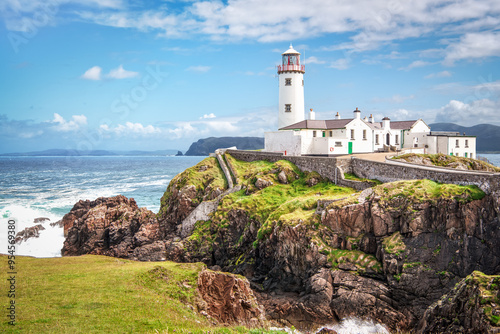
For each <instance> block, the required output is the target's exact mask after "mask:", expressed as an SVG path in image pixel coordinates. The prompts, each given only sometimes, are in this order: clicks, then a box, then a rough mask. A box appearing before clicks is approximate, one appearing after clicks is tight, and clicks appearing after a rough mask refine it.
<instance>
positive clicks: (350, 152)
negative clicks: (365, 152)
mask: <svg viewBox="0 0 500 334" xmlns="http://www.w3.org/2000/svg"><path fill="white" fill-rule="evenodd" d="M347 149H348V153H349V154H352V141H350V142H349V145H348V146H347Z"/></svg>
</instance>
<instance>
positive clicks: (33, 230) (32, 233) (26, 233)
mask: <svg viewBox="0 0 500 334" xmlns="http://www.w3.org/2000/svg"><path fill="white" fill-rule="evenodd" d="M47 219H48V218H47ZM35 221H36V220H35ZM43 230H45V227H43V225H42V224H38V225H35V226H31V227H26V228H25V229H24V230H22V231H21V232H19V233H17V234H16V239H15V242H16V243H17V244H20V243H21V242H23V241H26V240H28V239H30V238H38V237H39V236H40V231H43Z"/></svg>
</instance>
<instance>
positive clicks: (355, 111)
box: [353, 107, 361, 119]
mask: <svg viewBox="0 0 500 334" xmlns="http://www.w3.org/2000/svg"><path fill="white" fill-rule="evenodd" d="M353 113H354V118H355V119H361V110H359V109H358V108H357V107H356V110H354V111H353Z"/></svg>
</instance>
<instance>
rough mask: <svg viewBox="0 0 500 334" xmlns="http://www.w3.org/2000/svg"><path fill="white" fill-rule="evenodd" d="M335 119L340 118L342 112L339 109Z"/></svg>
mask: <svg viewBox="0 0 500 334" xmlns="http://www.w3.org/2000/svg"><path fill="white" fill-rule="evenodd" d="M335 119H340V114H339V112H338V111H337V115H335Z"/></svg>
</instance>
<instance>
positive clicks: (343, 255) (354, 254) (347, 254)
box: [328, 248, 382, 272]
mask: <svg viewBox="0 0 500 334" xmlns="http://www.w3.org/2000/svg"><path fill="white" fill-rule="evenodd" d="M328 255H329V256H328V260H329V261H330V262H331V263H332V265H333V266H334V267H337V266H338V265H339V264H341V263H346V262H348V263H352V264H354V265H356V266H357V267H358V269H360V270H361V271H365V270H366V269H368V268H369V269H372V270H373V271H375V272H381V271H382V264H381V263H380V262H379V261H378V260H377V258H376V257H375V256H373V255H370V254H366V253H364V252H362V251H359V250H346V249H336V248H333V249H331V250H330V253H329V254H328Z"/></svg>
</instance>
